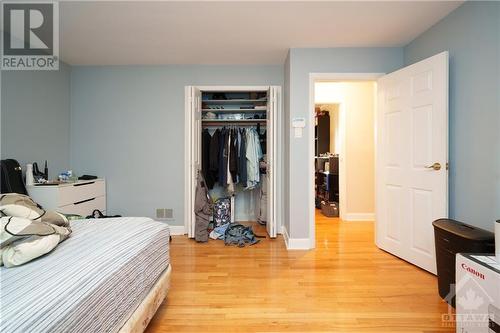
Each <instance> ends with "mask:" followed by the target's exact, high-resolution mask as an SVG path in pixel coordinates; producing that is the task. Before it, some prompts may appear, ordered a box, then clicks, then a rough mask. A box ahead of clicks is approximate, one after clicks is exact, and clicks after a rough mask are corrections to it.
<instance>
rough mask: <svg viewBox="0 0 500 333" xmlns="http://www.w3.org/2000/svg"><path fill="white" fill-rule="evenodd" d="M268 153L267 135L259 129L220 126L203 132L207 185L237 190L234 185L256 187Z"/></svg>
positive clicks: (203, 159) (203, 162)
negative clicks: (262, 164)
mask: <svg viewBox="0 0 500 333" xmlns="http://www.w3.org/2000/svg"><path fill="white" fill-rule="evenodd" d="M265 153H266V134H265V132H264V133H263V134H261V133H260V125H258V126H257V128H225V127H224V128H221V129H219V128H218V129H216V130H215V132H213V133H211V132H210V131H209V130H208V129H204V130H203V133H202V171H203V175H204V177H205V181H206V184H207V186H208V188H209V189H212V188H213V187H214V185H215V184H219V185H220V186H221V187H223V188H227V191H228V192H229V193H234V191H235V185H236V184H240V185H241V186H242V187H243V188H245V189H253V188H255V187H256V186H257V185H258V184H259V182H260V181H261V177H260V169H259V168H260V161H261V159H262V157H263V155H264V154H265Z"/></svg>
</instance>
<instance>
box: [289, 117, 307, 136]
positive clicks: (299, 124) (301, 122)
mask: <svg viewBox="0 0 500 333" xmlns="http://www.w3.org/2000/svg"><path fill="white" fill-rule="evenodd" d="M292 127H293V128H294V131H293V132H294V137H296V138H301V137H302V129H303V128H304V127H306V119H305V118H293V119H292Z"/></svg>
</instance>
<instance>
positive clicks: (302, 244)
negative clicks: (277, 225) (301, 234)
mask: <svg viewBox="0 0 500 333" xmlns="http://www.w3.org/2000/svg"><path fill="white" fill-rule="evenodd" d="M281 233H282V234H283V238H284V239H285V245H286V249H287V250H310V249H311V242H310V241H309V238H290V236H289V235H288V230H286V228H285V226H282V227H281Z"/></svg>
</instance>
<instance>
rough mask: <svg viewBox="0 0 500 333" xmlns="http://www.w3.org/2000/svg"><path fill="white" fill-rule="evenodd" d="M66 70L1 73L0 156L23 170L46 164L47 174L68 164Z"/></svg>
mask: <svg viewBox="0 0 500 333" xmlns="http://www.w3.org/2000/svg"><path fill="white" fill-rule="evenodd" d="M70 72H71V70H70V67H69V66H67V65H65V64H63V63H60V69H59V71H2V73H1V76H2V78H1V80H2V88H1V91H2V103H1V107H2V110H1V157H2V159H5V158H14V159H17V160H18V161H19V163H20V164H21V165H22V166H23V168H24V167H25V165H26V163H29V162H38V164H39V166H42V167H43V164H42V163H43V162H44V161H45V160H47V161H48V163H49V175H50V177H55V176H57V175H58V174H59V172H61V171H63V170H67V169H68V168H69V166H70V163H69V126H70V120H69V118H70V110H69V108H70Z"/></svg>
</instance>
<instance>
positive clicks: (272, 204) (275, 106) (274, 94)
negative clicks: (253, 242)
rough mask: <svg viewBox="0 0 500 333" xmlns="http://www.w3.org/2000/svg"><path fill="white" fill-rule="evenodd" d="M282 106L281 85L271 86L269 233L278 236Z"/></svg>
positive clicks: (268, 160)
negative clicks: (278, 142) (279, 119)
mask: <svg viewBox="0 0 500 333" xmlns="http://www.w3.org/2000/svg"><path fill="white" fill-rule="evenodd" d="M280 106H281V87H278V86H271V87H269V91H268V103H267V128H266V134H267V138H266V141H267V147H266V148H267V162H268V168H267V173H266V177H267V224H266V228H267V233H268V234H269V236H270V237H273V238H274V237H276V235H277V232H278V230H277V229H278V227H277V223H278V221H277V218H276V208H277V200H276V161H277V139H276V137H277V123H278V122H277V119H278V113H279V112H280Z"/></svg>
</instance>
